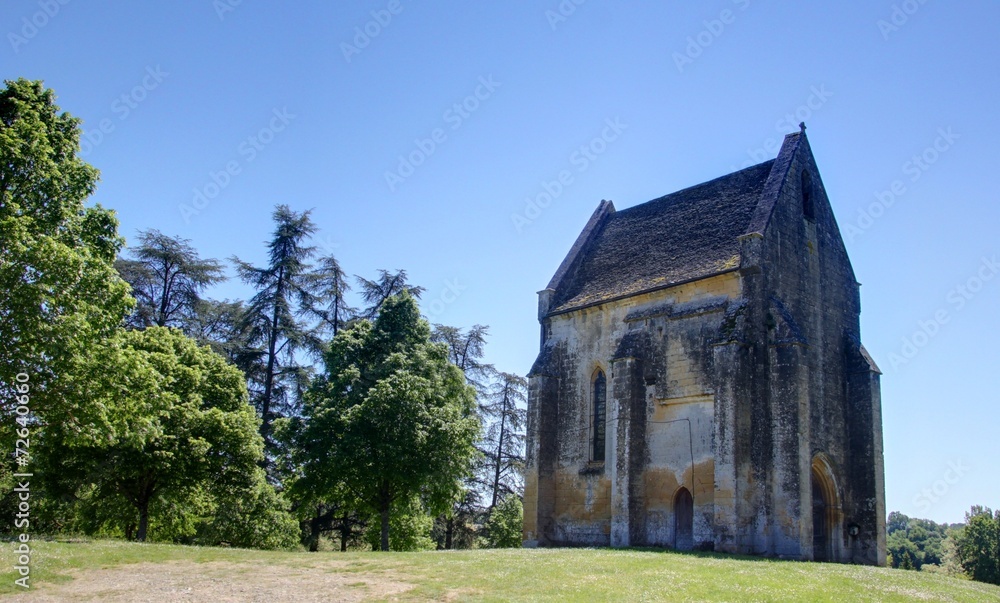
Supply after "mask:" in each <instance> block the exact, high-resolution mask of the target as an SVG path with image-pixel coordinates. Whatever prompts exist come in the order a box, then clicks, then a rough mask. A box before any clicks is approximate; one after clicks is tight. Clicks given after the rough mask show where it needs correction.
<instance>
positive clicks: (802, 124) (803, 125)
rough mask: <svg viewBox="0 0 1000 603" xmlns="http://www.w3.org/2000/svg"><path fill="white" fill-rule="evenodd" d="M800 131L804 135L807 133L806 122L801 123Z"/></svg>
mask: <svg viewBox="0 0 1000 603" xmlns="http://www.w3.org/2000/svg"><path fill="white" fill-rule="evenodd" d="M799 131H800V132H802V133H803V134H804V133H805V131H806V122H804V121H800V122H799Z"/></svg>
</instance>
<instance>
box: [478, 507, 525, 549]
mask: <svg viewBox="0 0 1000 603" xmlns="http://www.w3.org/2000/svg"><path fill="white" fill-rule="evenodd" d="M523 524H524V509H523V507H522V503H521V498H520V497H519V496H516V495H514V494H507V495H505V496H504V497H503V498H502V499H501V500H500V502H499V503H498V504H497V505H496V507H494V509H493V512H492V513H490V518H489V519H488V520H487V521H486V526H485V532H486V535H485V538H484V544H485V546H486V547H487V548H491V549H498V548H518V547H520V546H521V530H522V527H523Z"/></svg>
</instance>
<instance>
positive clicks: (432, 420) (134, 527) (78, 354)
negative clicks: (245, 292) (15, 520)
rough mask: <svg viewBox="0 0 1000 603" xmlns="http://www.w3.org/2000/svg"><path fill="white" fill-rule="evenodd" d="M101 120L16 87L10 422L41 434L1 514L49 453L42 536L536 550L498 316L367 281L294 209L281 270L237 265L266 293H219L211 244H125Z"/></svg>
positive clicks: (9, 91) (0, 270)
mask: <svg viewBox="0 0 1000 603" xmlns="http://www.w3.org/2000/svg"><path fill="white" fill-rule="evenodd" d="M80 134H81V131H80V123H79V120H77V119H76V118H73V117H72V116H70V115H68V114H66V113H61V112H60V110H59V108H58V107H57V106H56V105H55V98H54V94H53V92H52V91H51V90H48V89H46V88H45V87H44V86H43V85H42V84H41V82H36V81H29V80H24V79H19V80H16V81H7V82H6V87H5V88H4V89H3V90H2V91H0V338H2V340H3V341H4V344H5V345H4V346H3V347H2V348H0V420H2V421H4V424H5V425H6V426H16V427H19V428H21V429H22V430H25V431H23V432H22V433H28V432H30V434H31V446H30V452H28V451H25V450H21V449H20V445H19V444H18V442H17V439H18V436H17V430H15V429H6V428H5V429H4V430H2V432H0V433H2V434H3V435H2V436H0V446H2V449H3V452H4V458H5V459H6V461H5V462H4V463H3V464H2V467H0V486H2V487H3V498H2V499H0V512H5V513H6V512H9V513H10V515H9V517H13V516H14V513H15V511H14V509H15V508H16V505H17V500H16V498H15V496H14V495H13V487H14V486H15V479H14V474H15V473H18V472H23V471H24V469H25V467H30V468H31V469H32V472H33V475H34V477H33V478H32V483H31V488H32V490H31V491H32V500H33V501H34V503H33V504H34V505H35V506H34V507H33V509H32V515H31V526H30V531H31V532H32V533H50V534H51V533H84V534H90V535H96V536H102V537H119V538H126V539H134V540H139V541H145V540H158V541H173V542H184V543H203V544H223V543H224V544H230V545H234V546H246V547H259V548H294V547H297V546H305V547H306V548H308V549H309V550H314V551H315V550H319V549H320V548H322V547H323V546H325V544H324V543H327V542H329V543H336V546H339V548H341V549H342V550H346V549H347V548H349V547H365V546H370V547H372V548H375V549H382V550H388V549H397V550H404V549H421V548H434V547H438V548H452V547H473V546H518V545H519V544H520V531H521V527H520V526H521V499H520V497H521V490H522V478H521V471H522V467H523V462H524V461H523V441H524V428H525V425H524V423H525V419H524V412H525V411H524V408H523V406H524V402H525V392H526V382H525V380H524V379H523V378H522V377H520V376H517V375H512V374H507V373H502V372H499V371H497V370H496V369H494V367H492V366H490V365H488V364H485V363H484V362H483V358H484V356H485V346H486V341H487V336H488V332H489V330H488V328H487V327H485V326H482V325H475V326H473V327H471V328H469V329H467V330H463V329H460V328H457V327H452V326H446V325H440V324H435V325H431V324H429V323H428V321H427V320H425V319H424V318H423V317H422V315H421V313H420V309H419V299H420V296H421V293H422V292H423V289H422V288H421V287H418V286H415V285H413V284H411V283H409V282H408V278H407V273H406V272H405V271H403V270H397V271H394V272H393V271H388V270H381V271H379V272H378V274H377V275H376V276H375V278H373V279H366V278H362V277H354V278H353V279H352V278H350V277H349V275H348V274H347V272H345V271H344V270H343V269H342V267H341V265H340V263H339V262H338V260H337V259H336V258H335V257H334V256H332V255H329V254H321V253H320V252H319V251H318V250H317V248H316V247H315V246H313V245H311V244H310V241H311V239H312V237H313V235H314V234H315V233H316V232H317V226H316V225H315V224H314V223H313V221H312V218H311V214H310V212H309V211H295V210H293V209H291V208H290V207H288V206H286V205H279V206H277V207H276V208H275V210H274V212H273V214H272V222H273V230H272V233H271V236H270V238H269V240H268V241H267V242H266V250H267V255H266V259H265V261H264V262H263V263H262V264H261V265H255V264H253V263H251V262H247V261H244V260H241V259H240V258H237V257H233V258H230V263H231V265H232V267H233V268H234V271H235V274H236V276H237V277H238V278H239V279H240V281H242V282H243V283H244V284H246V285H248V286H249V287H250V288H251V290H252V295H251V296H250V297H249V299H246V300H215V299H211V298H210V297H209V296H208V293H209V292H210V291H211V289H212V287H214V286H216V285H218V284H220V283H222V282H223V281H225V280H226V264H224V263H223V262H221V261H219V260H216V259H209V258H202V257H201V256H200V254H199V253H198V252H197V250H196V249H195V248H194V247H193V246H192V244H191V242H190V241H188V240H185V239H183V238H180V237H176V236H169V235H166V234H163V233H161V232H160V231H158V230H156V229H149V230H145V231H142V232H140V233H139V234H138V236H137V237H136V242H135V244H134V245H133V246H131V247H129V248H127V250H126V251H125V253H122V250H123V249H125V247H124V243H125V241H124V240H123V238H122V237H121V236H120V235H119V234H118V222H117V219H116V217H115V214H114V212H113V211H111V210H108V209H105V208H103V207H101V206H100V205H93V206H87V205H86V200H87V198H88V197H89V196H90V194H92V192H93V191H94V189H95V187H96V183H97V180H98V172H97V170H96V169H94V168H93V167H92V166H90V165H88V164H87V163H85V162H84V161H82V160H81V159H80V158H79V141H80ZM353 288H356V289H353ZM352 304H356V306H355V305H352ZM25 379H27V382H28V383H29V384H30V401H31V404H30V411H27V412H24V411H22V412H19V410H18V409H19V408H28V407H26V406H24V405H22V404H20V403H19V402H18V401H19V400H27V399H28V398H19V396H24V395H25V394H24V393H23V391H22V390H24V389H27V388H28V387H29V386H24V385H23V382H24V380H25ZM19 388H20V389H19ZM22 457H23V458H22Z"/></svg>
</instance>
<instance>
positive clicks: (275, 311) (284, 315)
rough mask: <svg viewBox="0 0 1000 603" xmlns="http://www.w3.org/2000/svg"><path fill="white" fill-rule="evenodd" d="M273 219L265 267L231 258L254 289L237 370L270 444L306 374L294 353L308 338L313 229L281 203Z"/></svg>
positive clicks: (305, 217)
mask: <svg viewBox="0 0 1000 603" xmlns="http://www.w3.org/2000/svg"><path fill="white" fill-rule="evenodd" d="M272 218H273V219H274V225H275V226H274V233H273V235H272V237H271V240H270V241H269V242H268V244H267V247H268V262H267V265H266V266H264V267H262V268H258V267H256V266H254V265H252V264H250V263H248V262H244V261H242V260H240V259H239V258H235V257H234V258H233V262H234V263H235V265H236V271H237V273H238V274H239V276H240V278H241V279H242V280H243V282H244V283H246V284H248V285H250V286H252V287H253V288H254V289H255V290H256V291H257V293H256V294H254V296H253V297H252V298H250V300H249V301H248V302H247V304H246V307H245V312H244V315H243V317H242V320H241V323H240V331H241V332H243V333H246V335H247V340H248V344H249V345H250V346H252V347H251V348H250V349H248V350H247V352H246V353H245V354H244V355H243V357H242V364H241V368H243V370H244V372H245V373H246V374H247V376H248V380H249V383H250V385H251V392H250V393H251V400H252V401H253V404H254V406H256V408H257V411H258V413H259V414H260V417H261V434H262V435H263V436H264V439H265V442H268V443H270V438H271V424H272V422H273V421H274V419H275V418H277V417H281V416H284V415H287V414H288V413H290V412H291V411H292V410H293V407H294V406H295V401H296V396H295V394H296V392H297V391H299V390H300V389H301V388H302V386H303V377H304V374H305V373H306V371H305V370H304V367H303V366H302V365H301V364H300V363H299V361H298V359H297V358H296V352H298V351H299V350H300V349H302V348H304V347H306V346H307V344H308V339H309V333H308V329H307V327H306V325H305V323H304V320H303V314H304V313H306V312H307V303H308V301H309V300H310V299H312V297H311V294H312V279H311V277H310V270H311V268H312V266H311V265H310V263H309V261H310V259H311V258H312V256H313V254H314V253H315V248H314V247H311V246H309V245H307V241H308V239H309V237H311V236H312V234H313V233H314V232H316V225H315V224H313V222H312V219H311V218H310V212H309V211H305V212H301V213H299V212H295V211H292V210H291V209H289V208H288V206H287V205H279V206H277V207H276V208H275V210H274V213H273V214H272Z"/></svg>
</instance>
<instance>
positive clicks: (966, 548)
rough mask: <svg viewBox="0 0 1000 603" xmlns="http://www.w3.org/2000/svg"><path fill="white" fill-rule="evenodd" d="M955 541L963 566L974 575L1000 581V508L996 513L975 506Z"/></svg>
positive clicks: (996, 582)
mask: <svg viewBox="0 0 1000 603" xmlns="http://www.w3.org/2000/svg"><path fill="white" fill-rule="evenodd" d="M955 541H956V549H957V553H958V557H959V560H960V563H961V565H962V568H963V569H964V570H965V573H966V574H968V575H969V577H970V578H972V579H973V580H977V581H979V582H988V583H990V584H1000V511H997V512H996V514H994V513H993V511H992V510H991V509H990V508H989V507H981V506H978V505H977V506H974V507H972V509H971V510H970V511H969V512H968V513H966V514H965V527H964V528H963V529H962V531H961V532H960V533H959V534H958V535H957V536H956V538H955Z"/></svg>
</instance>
